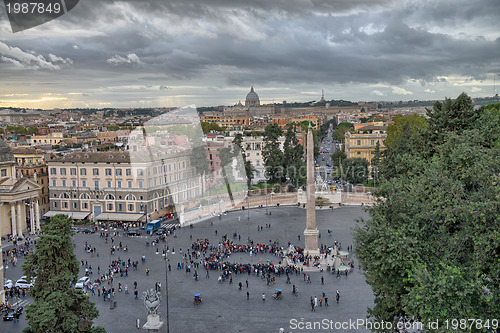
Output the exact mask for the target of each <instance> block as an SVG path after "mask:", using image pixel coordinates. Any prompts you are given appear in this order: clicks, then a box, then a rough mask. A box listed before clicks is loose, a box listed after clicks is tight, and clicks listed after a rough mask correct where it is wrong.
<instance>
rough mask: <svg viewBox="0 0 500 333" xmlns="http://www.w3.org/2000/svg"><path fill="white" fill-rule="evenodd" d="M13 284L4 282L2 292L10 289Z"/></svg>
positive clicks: (9, 281)
mask: <svg viewBox="0 0 500 333" xmlns="http://www.w3.org/2000/svg"><path fill="white" fill-rule="evenodd" d="M12 286H13V284H12V280H5V281H4V282H3V290H6V291H8V290H10V289H11V288H12Z"/></svg>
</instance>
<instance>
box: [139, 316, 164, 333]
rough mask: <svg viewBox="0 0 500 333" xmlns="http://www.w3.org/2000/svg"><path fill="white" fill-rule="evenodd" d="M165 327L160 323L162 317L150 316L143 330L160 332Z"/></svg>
mask: <svg viewBox="0 0 500 333" xmlns="http://www.w3.org/2000/svg"><path fill="white" fill-rule="evenodd" d="M162 326H163V322H162V321H160V316H159V315H157V314H150V315H148V319H147V322H146V324H144V326H142V329H143V330H148V332H158V331H159V330H160V328H161V327H162Z"/></svg>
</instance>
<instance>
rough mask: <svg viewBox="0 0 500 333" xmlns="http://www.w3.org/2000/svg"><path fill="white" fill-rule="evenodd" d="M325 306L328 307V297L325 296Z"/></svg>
mask: <svg viewBox="0 0 500 333" xmlns="http://www.w3.org/2000/svg"><path fill="white" fill-rule="evenodd" d="M325 306H328V297H326V296H325Z"/></svg>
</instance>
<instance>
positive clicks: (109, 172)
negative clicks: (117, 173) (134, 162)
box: [106, 168, 111, 176]
mask: <svg viewBox="0 0 500 333" xmlns="http://www.w3.org/2000/svg"><path fill="white" fill-rule="evenodd" d="M106 176H111V169H109V168H106Z"/></svg>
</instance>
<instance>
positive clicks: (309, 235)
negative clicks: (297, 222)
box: [304, 229, 319, 258]
mask: <svg viewBox="0 0 500 333" xmlns="http://www.w3.org/2000/svg"><path fill="white" fill-rule="evenodd" d="M318 234H319V230H318V229H306V230H304V237H305V245H306V246H305V248H304V252H305V253H304V254H307V253H309V255H310V256H312V257H313V258H314V257H315V256H319V247H318Z"/></svg>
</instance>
